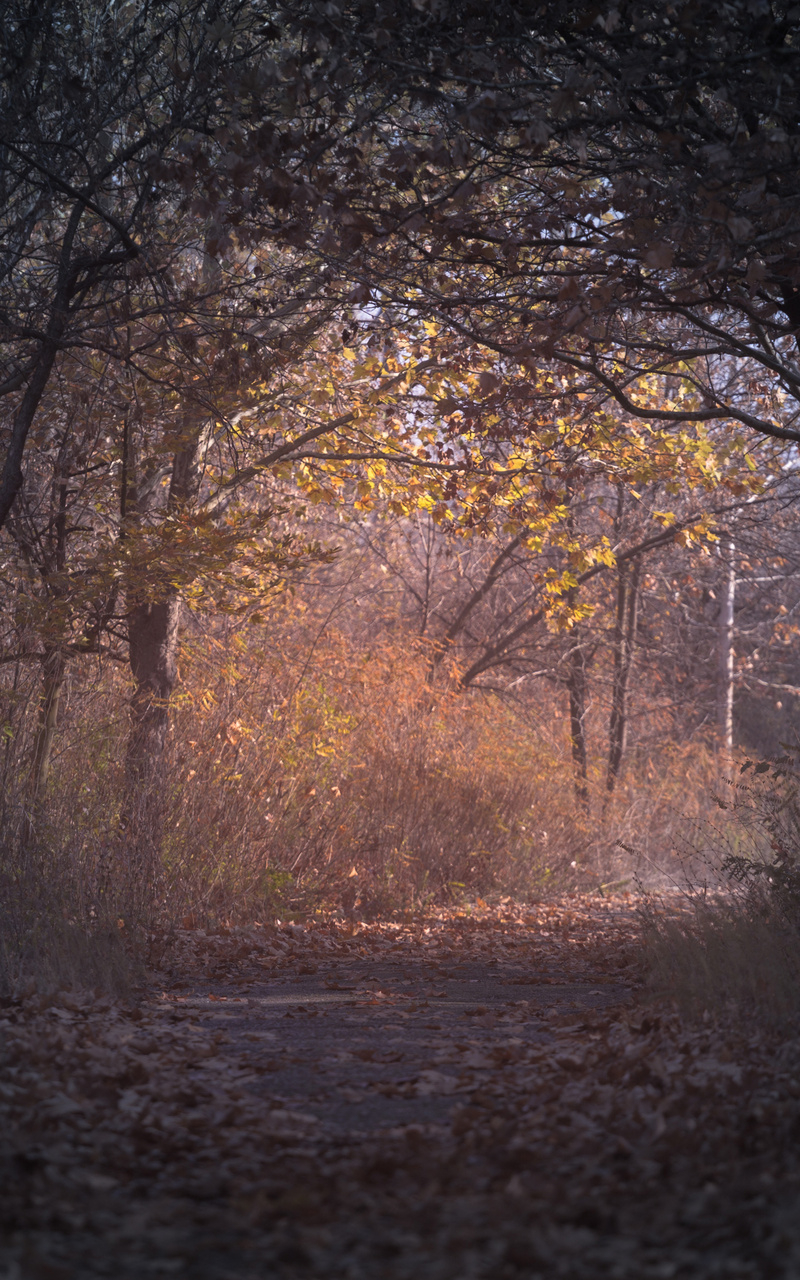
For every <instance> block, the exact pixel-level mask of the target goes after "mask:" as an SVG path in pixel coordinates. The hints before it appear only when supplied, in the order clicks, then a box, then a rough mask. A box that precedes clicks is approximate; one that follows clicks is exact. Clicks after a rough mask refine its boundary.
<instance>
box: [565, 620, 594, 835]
mask: <svg viewBox="0 0 800 1280" xmlns="http://www.w3.org/2000/svg"><path fill="white" fill-rule="evenodd" d="M568 663H569V674H568V675H567V689H568V691H569V732H570V740H571V742H572V763H573V766H574V770H575V797H576V799H577V801H578V804H579V805H580V806H581V808H582V809H584V810H585V812H586V813H588V812H589V783H588V753H587V750H586V653H585V650H584V649H583V647H582V646H581V645H580V644H576V645H575V646H574V648H573V649H572V652H571V653H570V654H569V658H568Z"/></svg>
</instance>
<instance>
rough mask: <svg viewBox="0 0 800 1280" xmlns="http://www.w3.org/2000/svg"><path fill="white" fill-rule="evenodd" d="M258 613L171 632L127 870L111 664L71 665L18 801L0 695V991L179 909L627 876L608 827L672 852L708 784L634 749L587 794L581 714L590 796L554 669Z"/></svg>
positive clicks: (78, 962)
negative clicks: (533, 680)
mask: <svg viewBox="0 0 800 1280" xmlns="http://www.w3.org/2000/svg"><path fill="white" fill-rule="evenodd" d="M271 634H272V635H273V636H276V635H277V637H278V640H277V641H276V642H275V643H274V644H273V646H272V647H271V648H267V647H266V645H265V646H264V647H263V648H261V647H259V645H258V644H257V643H254V637H253V634H252V631H251V632H250V633H247V634H246V635H244V634H240V633H236V632H234V633H233V634H232V635H229V636H222V637H214V636H213V635H211V636H210V635H202V636H201V635H198V634H194V635H192V634H191V633H190V635H189V638H188V639H187V641H186V643H185V645H184V651H183V657H182V684H181V690H180V694H179V697H178V698H177V700H176V704H175V707H174V713H173V727H172V737H171V743H170V747H169V752H168V758H167V760H166V762H165V795H166V799H165V806H164V809H165V818H164V830H163V839H162V842H161V850H160V856H159V862H158V865H157V867H156V868H155V869H154V872H153V875H152V877H151V878H150V880H149V882H148V884H147V885H146V886H144V888H143V886H142V884H141V883H140V882H137V880H136V876H135V874H133V873H132V871H131V866H132V861H131V857H130V850H129V848H128V845H127V843H126V834H125V831H124V830H123V829H122V825H121V822H120V814H121V811H122V795H123V786H124V764H123V762H124V755H125V743H126V732H127V724H126V718H125V716H124V715H120V712H119V708H120V706H121V705H122V706H124V698H125V696H126V689H125V684H124V679H123V677H122V676H121V675H119V674H113V675H111V676H110V677H106V678H104V679H103V680H96V681H95V682H94V683H92V682H91V681H90V680H88V679H86V680H85V681H84V683H83V685H81V684H80V683H79V681H78V679H77V678H76V679H75V681H74V684H73V687H72V690H71V691H70V696H69V697H68V698H67V699H66V700H65V701H66V703H67V714H66V715H65V717H64V720H63V723H62V725H61V728H60V732H59V740H58V750H57V753H56V755H55V758H54V761H53V766H52V776H51V781H50V789H49V793H48V796H47V800H46V804H45V805H44V806H42V807H40V808H39V809H38V810H36V811H33V812H32V810H31V806H30V803H29V801H28V799H27V795H26V767H27V760H28V759H29V758H30V743H31V738H32V734H33V728H34V726H35V722H36V701H35V696H32V697H31V702H30V707H29V710H28V711H27V712H25V710H24V708H23V709H22V710H20V709H19V707H18V708H17V710H16V712H15V716H14V735H13V742H12V746H13V751H12V752H9V750H8V743H9V742H11V739H8V740H7V744H6V746H7V749H6V761H5V765H6V767H5V778H6V784H5V789H4V792H3V803H4V830H5V832H6V844H5V850H4V852H3V853H2V868H1V869H0V914H1V915H2V924H3V937H4V942H3V950H2V953H1V954H0V968H1V969H2V973H0V982H2V983H3V985H4V986H5V987H6V988H8V987H9V986H10V985H12V986H13V984H14V983H18V982H19V981H21V980H22V976H21V975H23V974H24V973H26V972H30V971H32V970H35V971H36V972H38V973H39V974H40V977H41V980H42V981H44V982H50V981H51V980H53V981H54V980H55V978H54V976H53V975H54V973H55V972H56V971H59V970H60V971H62V972H63V974H65V975H66V979H65V980H66V981H67V983H68V984H70V983H72V984H75V983H78V984H79V983H80V982H83V983H84V984H85V985H103V984H105V985H111V986H120V984H122V985H124V984H125V982H131V981H135V975H136V974H137V973H139V972H140V971H141V966H142V965H143V964H144V963H146V961H147V958H148V954H149V953H150V952H152V949H153V947H154V946H158V945H159V943H158V941H157V940H158V939H159V938H161V939H163V938H164V937H167V936H168V935H169V934H170V931H172V930H174V929H175V928H176V927H181V926H182V925H185V924H187V923H188V924H190V925H194V924H196V925H204V926H216V925H219V924H224V923H232V922H236V923H243V922H247V921H253V920H261V921H265V920H270V919H274V918H275V917H276V916H280V917H283V918H286V917H294V918H299V917H302V916H303V915H307V914H309V913H313V912H314V911H316V910H321V909H323V910H326V911H331V910H333V911H337V910H338V911H340V912H341V913H342V914H344V915H348V916H352V917H359V918H367V919H369V918H376V917H379V916H391V915H392V913H402V912H406V911H408V910H409V909H411V910H424V909H425V908H426V907H427V906H429V905H435V904H442V903H445V902H451V903H453V902H459V901H466V900H469V899H475V898H477V897H481V898H483V899H487V900H491V899H492V898H493V897H499V896H502V895H513V896H515V897H517V898H519V899H522V900H540V899H543V898H547V897H555V896H557V895H558V894H560V893H563V892H564V891H567V890H575V889H577V890H582V891H586V890H592V889H595V888H597V887H598V886H600V885H601V884H603V883H607V882H609V881H618V880H619V879H620V878H623V877H626V876H627V875H628V874H629V871H630V868H629V862H628V858H627V855H625V854H624V853H622V852H621V847H622V846H623V845H624V843H625V842H626V841H629V840H632V839H636V840H637V843H639V844H641V843H642V833H644V843H645V845H646V848H647V850H648V856H649V857H650V860H651V862H654V863H656V864H658V865H664V864H669V862H670V859H671V856H672V855H671V849H672V847H673V846H674V844H675V843H676V841H677V840H678V838H679V836H680V832H681V830H682V824H684V823H685V822H686V821H697V820H698V818H699V816H701V814H702V812H703V811H704V808H705V807H706V805H707V800H706V797H707V795H708V788H709V783H710V778H711V776H712V774H713V769H714V763H713V757H712V756H710V755H709V754H708V753H707V752H705V751H704V749H703V748H702V746H693V747H690V748H679V747H675V746H670V747H666V748H664V749H662V750H661V751H660V752H659V753H658V754H654V753H653V752H652V751H651V752H649V753H645V752H643V751H639V752H637V751H635V750H634V751H632V752H631V754H630V757H629V762H628V766H627V773H626V775H625V777H624V779H623V780H622V782H621V784H620V786H619V787H618V789H617V793H616V795H615V797H614V800H613V803H612V804H608V803H607V802H605V801H604V779H603V768H602V765H603V758H602V738H601V737H600V732H598V748H599V749H598V750H597V751H596V752H595V758H596V765H595V767H594V769H593V771H592V772H591V774H590V778H589V792H590V804H589V807H588V809H587V808H585V807H584V806H583V805H582V804H580V803H579V802H578V801H577V800H576V795H575V789H574V782H573V772H572V765H571V759H570V744H569V740H568V734H567V718H566V716H565V715H564V711H563V708H562V707H561V706H560V697H559V691H558V690H556V691H554V692H553V694H552V696H551V695H549V694H548V693H547V691H545V693H543V694H542V695H541V696H539V697H538V699H537V701H535V702H534V701H533V700H529V701H528V702H523V701H511V700H507V701H503V700H500V699H498V698H496V697H491V696H487V695H484V694H482V693H479V692H473V693H469V694H465V693H464V692H463V691H460V690H459V689H458V687H457V684H456V682H455V681H454V680H453V679H452V673H449V672H447V671H445V672H443V673H442V675H441V676H440V677H439V678H438V679H437V680H436V681H434V682H432V681H431V680H430V669H431V667H430V653H429V652H427V651H426V649H425V647H424V645H422V644H421V643H418V642H414V641H413V640H412V639H410V638H409V637H407V636H404V635H393V636H384V638H383V639H376V640H375V642H374V643H373V644H371V645H369V646H367V645H365V644H364V642H363V641H360V642H357V641H355V640H353V639H352V638H349V637H348V636H347V635H345V634H340V633H338V632H336V631H335V630H334V629H333V628H328V629H327V630H326V632H325V634H324V635H322V636H319V637H317V638H316V640H315V641H314V643H313V644H312V645H309V646H306V647H303V646H302V645H300V644H297V643H295V645H294V647H293V646H292V644H291V643H290V640H291V636H292V631H291V628H290V627H288V626H287V630H286V634H285V636H284V637H283V638H282V637H281V635H280V631H279V627H278V625H277V623H276V622H275V621H274V620H273V623H272V628H271ZM281 641H282V642H281ZM76 672H78V668H77V666H76ZM26 726H27V727H26ZM26 830H27V836H26V837H25V838H24V839H23V832H25V831H26ZM144 889H146V892H145V891H144ZM154 940H155V941H154ZM48 957H50V958H48ZM51 971H52V972H51Z"/></svg>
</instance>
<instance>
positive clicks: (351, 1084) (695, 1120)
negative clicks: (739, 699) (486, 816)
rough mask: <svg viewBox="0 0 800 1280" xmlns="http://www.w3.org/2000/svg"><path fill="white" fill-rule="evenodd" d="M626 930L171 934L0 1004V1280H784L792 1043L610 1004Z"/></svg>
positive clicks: (799, 1218)
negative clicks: (112, 991) (111, 979)
mask: <svg viewBox="0 0 800 1280" xmlns="http://www.w3.org/2000/svg"><path fill="white" fill-rule="evenodd" d="M636 911H637V904H636V903H635V901H633V900H631V899H612V900H603V899H599V898H591V899H589V898H582V899H568V900H566V901H565V902H562V903H560V904H551V905H544V904H541V905H538V906H535V907H529V906H527V907H526V906H517V905H515V904H512V903H505V904H502V905H501V906H500V907H496V908H493V909H492V908H488V907H486V906H485V904H480V905H479V908H478V909H477V910H475V911H474V912H472V913H463V912H458V911H456V910H451V911H449V912H442V913H440V914H439V915H438V916H430V917H427V918H426V919H425V920H420V921H408V922H404V923H387V922H382V923H381V922H378V923H374V924H358V923H351V922H347V921H335V920H334V921H328V922H319V921H317V922H314V923H311V924H309V925H307V926H300V925H292V924H286V925H280V926H269V927H263V928H254V929H249V930H222V931H219V932H217V933H214V934H205V933H203V931H201V930H197V929H193V928H187V929H185V930H184V931H182V932H181V933H180V935H179V936H178V938H177V939H175V940H174V945H173V946H172V947H171V948H170V950H169V952H168V953H167V955H166V957H165V961H163V962H162V968H161V971H160V973H159V974H158V975H156V976H157V978H158V981H157V983H154V984H151V985H150V986H149V987H148V988H147V990H144V991H142V993H141V998H140V1001H139V1002H138V1003H137V1004H134V1005H133V1006H131V1005H118V1004H114V1003H113V1002H111V1001H109V1000H108V999H103V998H98V997H96V996H93V995H92V994H91V993H82V992H62V993H60V994H59V995H58V996H56V997H54V998H53V997H47V998H42V997H37V996H36V995H30V996H28V997H27V998H26V999H25V1000H24V1001H22V1002H17V1003H12V1004H11V1005H9V1006H8V1007H7V1008H6V1009H4V1010H3V1011H2V1014H0V1046H1V1049H0V1065H1V1066H2V1071H1V1072H0V1133H2V1135H3V1140H2V1146H0V1175H2V1187H3V1191H4V1195H3V1197H2V1198H0V1277H3V1280H73V1278H75V1280H83V1277H86V1278H87V1280H89V1278H90V1277H100V1276H103V1277H113V1278H114V1280H144V1278H146V1277H150V1276H172V1275H176V1276H186V1277H190V1278H191V1280H266V1278H267V1277H269V1280H273V1277H275V1278H276V1280H328V1278H329V1277H330V1280H495V1278H498V1280H545V1277H547V1280H550V1277H563V1278H565V1280H596V1278H597V1277H607V1278H608V1280H670V1278H671V1277H687V1278H691V1280H718V1278H719V1280H722V1277H725V1280H727V1278H728V1277H752V1278H753V1280H760V1277H762V1276H764V1277H766V1276H769V1277H770V1280H771V1278H772V1277H775V1278H776V1280H780V1278H783V1277H785V1280H795V1278H796V1276H797V1275H800V1213H798V1206H799V1205H800V1163H799V1162H798V1154H797V1153H798V1145H799V1144H798V1136H800V1080H798V1076H800V1041H798V1040H797V1039H792V1038H789V1039H787V1038H786V1036H785V1035H784V1037H783V1039H782V1040H780V1039H778V1038H772V1039H771V1040H770V1039H769V1038H765V1037H764V1036H763V1035H760V1034H758V1033H754V1032H752V1031H751V1030H750V1029H749V1028H747V1027H742V1026H741V1025H733V1026H721V1025H717V1024H714V1025H711V1024H710V1023H709V1024H708V1025H706V1026H703V1025H701V1026H699V1027H698V1026H696V1025H686V1024H684V1023H683V1022H682V1021H681V1019H680V1018H679V1017H678V1016H677V1015H676V1014H675V1013H674V1012H672V1011H670V1010H669V1009H667V1008H658V1007H654V1006H653V1005H652V1004H651V1005H646V1006H645V1005H642V1004H641V1003H637V1000H636V999H635V998H634V997H635V980H636V976H637V969H636V965H637V946H638V924H637V915H636ZM166 960H168V961H169V963H168V964H167V963H166Z"/></svg>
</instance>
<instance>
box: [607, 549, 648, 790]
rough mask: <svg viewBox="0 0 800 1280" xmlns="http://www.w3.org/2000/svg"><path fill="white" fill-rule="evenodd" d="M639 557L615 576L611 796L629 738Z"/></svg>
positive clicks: (609, 732) (609, 758)
mask: <svg viewBox="0 0 800 1280" xmlns="http://www.w3.org/2000/svg"><path fill="white" fill-rule="evenodd" d="M639 573H640V564H639V561H638V560H637V561H635V562H634V564H633V565H630V564H622V565H620V567H619V574H618V578H617V616H616V622H615V626H614V681H613V685H612V692H611V718H610V721H609V726H608V772H607V774H606V792H607V794H608V796H611V795H612V793H613V791H614V788H615V786H616V784H617V779H618V778H619V775H620V770H621V768H622V761H623V757H624V755H625V747H626V745H627V740H628V695H629V690H630V678H631V668H632V666H633V651H634V646H635V644H636V627H637V623H638V610H639Z"/></svg>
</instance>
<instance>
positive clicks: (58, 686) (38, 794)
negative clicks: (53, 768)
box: [30, 649, 67, 808]
mask: <svg viewBox="0 0 800 1280" xmlns="http://www.w3.org/2000/svg"><path fill="white" fill-rule="evenodd" d="M66 673H67V664H66V661H65V658H64V654H63V653H62V652H61V650H60V649H49V650H47V652H46V653H45V657H44V662H43V664H42V697H41V702H40V704H39V727H38V729H37V731H36V741H35V742H34V747H33V763H32V765H31V776H30V796H31V802H32V804H33V807H34V808H38V807H39V806H40V805H41V803H42V801H43V800H44V795H45V791H46V790H47V783H48V780H49V777H50V760H51V757H52V753H53V742H54V740H55V736H56V729H57V727H58V710H59V706H60V703H61V692H62V690H63V688H64V679H65V677H66Z"/></svg>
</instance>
